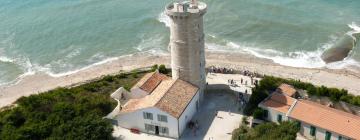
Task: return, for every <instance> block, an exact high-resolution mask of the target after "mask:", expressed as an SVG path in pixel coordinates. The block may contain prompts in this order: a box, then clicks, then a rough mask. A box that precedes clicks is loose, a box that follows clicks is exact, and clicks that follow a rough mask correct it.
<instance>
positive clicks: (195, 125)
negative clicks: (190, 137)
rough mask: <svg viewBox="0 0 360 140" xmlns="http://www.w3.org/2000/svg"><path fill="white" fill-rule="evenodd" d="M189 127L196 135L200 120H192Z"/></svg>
mask: <svg viewBox="0 0 360 140" xmlns="http://www.w3.org/2000/svg"><path fill="white" fill-rule="evenodd" d="M188 127H189V128H190V129H191V130H192V132H193V134H194V136H196V131H197V130H199V122H198V121H197V120H195V121H190V122H189V123H188Z"/></svg>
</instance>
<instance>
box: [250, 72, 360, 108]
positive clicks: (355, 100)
mask: <svg viewBox="0 0 360 140" xmlns="http://www.w3.org/2000/svg"><path fill="white" fill-rule="evenodd" d="M282 83H287V84H290V85H293V86H294V87H295V88H297V89H302V90H305V91H306V92H307V93H308V95H309V96H319V97H328V98H329V99H330V100H331V101H333V102H339V101H343V102H346V103H349V104H352V105H355V106H360V96H355V95H352V94H349V93H348V91H347V90H345V89H337V88H328V87H325V86H315V85H313V84H311V83H307V82H302V81H299V80H294V79H283V78H278V77H273V76H264V78H263V79H262V80H260V82H259V84H258V85H257V86H256V87H255V88H253V92H252V94H251V97H250V99H249V102H248V104H247V105H246V107H245V109H244V113H245V114H247V115H252V114H253V113H254V111H255V110H257V108H258V107H257V106H258V104H259V103H260V102H261V101H262V100H264V99H265V98H266V97H268V96H269V94H270V93H272V92H274V91H275V90H276V88H277V87H278V86H279V85H280V84H282ZM259 113H260V112H259V111H257V114H259Z"/></svg>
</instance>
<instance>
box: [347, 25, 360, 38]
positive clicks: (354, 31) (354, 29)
mask: <svg viewBox="0 0 360 140" xmlns="http://www.w3.org/2000/svg"><path fill="white" fill-rule="evenodd" d="M348 27H349V28H351V29H352V31H349V32H347V33H346V34H347V35H349V36H351V37H352V38H353V39H354V40H355V41H356V40H357V38H356V36H354V34H360V26H359V25H357V24H356V23H355V22H352V23H351V24H348Z"/></svg>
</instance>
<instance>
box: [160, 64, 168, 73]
mask: <svg viewBox="0 0 360 140" xmlns="http://www.w3.org/2000/svg"><path fill="white" fill-rule="evenodd" d="M159 72H160V73H162V74H167V73H168V70H167V69H166V67H165V65H163V64H161V65H160V66H159Z"/></svg>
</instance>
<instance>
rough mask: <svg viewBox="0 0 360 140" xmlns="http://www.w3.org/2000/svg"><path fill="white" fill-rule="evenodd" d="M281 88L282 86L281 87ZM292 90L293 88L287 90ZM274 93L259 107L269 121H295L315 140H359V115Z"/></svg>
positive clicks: (278, 91)
mask: <svg viewBox="0 0 360 140" xmlns="http://www.w3.org/2000/svg"><path fill="white" fill-rule="evenodd" d="M283 87H284V86H283ZM287 88H292V87H287ZM281 91H292V93H294V92H293V91H294V90H290V89H289V90H288V89H286V90H277V91H276V92H274V93H272V94H271V95H270V96H269V97H268V98H266V99H265V100H264V101H262V102H261V103H260V104H259V107H260V108H262V109H264V110H266V111H265V112H267V113H265V114H266V115H265V116H264V117H265V119H266V120H268V121H271V122H280V121H284V120H291V121H297V122H298V123H299V125H300V132H299V133H300V134H301V135H303V136H305V137H307V138H309V139H318V140H359V139H360V116H356V115H353V114H350V113H347V112H343V111H340V110H337V109H334V108H331V107H327V106H324V105H321V104H318V103H315V102H312V101H308V100H302V99H299V100H297V99H295V98H292V97H289V96H288V95H289V94H288V93H283V92H281Z"/></svg>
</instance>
